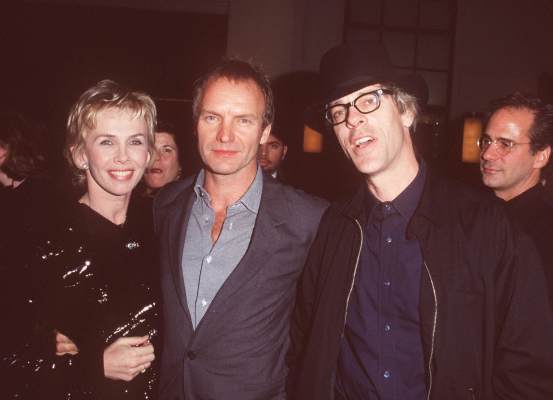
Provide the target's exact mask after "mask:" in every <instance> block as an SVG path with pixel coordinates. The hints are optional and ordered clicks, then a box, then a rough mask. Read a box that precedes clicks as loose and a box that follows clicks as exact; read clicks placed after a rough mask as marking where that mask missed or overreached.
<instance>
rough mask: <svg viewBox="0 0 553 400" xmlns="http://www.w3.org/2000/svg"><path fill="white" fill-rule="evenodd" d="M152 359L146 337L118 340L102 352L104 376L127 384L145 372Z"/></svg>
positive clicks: (151, 346)
mask: <svg viewBox="0 0 553 400" xmlns="http://www.w3.org/2000/svg"><path fill="white" fill-rule="evenodd" d="M154 358H155V356H154V346H153V345H152V344H151V343H150V341H149V340H148V336H141V337H122V338H119V339H117V340H116V341H115V342H113V343H112V344H110V345H109V346H108V347H107V348H106V349H105V350H104V375H105V377H106V378H109V379H114V380H122V381H127V382H129V381H131V380H133V379H134V377H135V376H136V375H138V374H139V373H141V372H144V371H146V368H148V367H149V366H150V365H151V363H152V361H154Z"/></svg>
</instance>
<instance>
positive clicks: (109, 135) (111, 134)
mask: <svg viewBox="0 0 553 400" xmlns="http://www.w3.org/2000/svg"><path fill="white" fill-rule="evenodd" d="M138 136H144V137H146V134H144V133H135V134H133V135H131V136H130V138H136V137H138ZM115 137H117V135H114V134H113V133H100V134H98V135H97V136H96V137H95V138H94V140H97V139H100V138H104V139H105V138H108V139H113V138H115Z"/></svg>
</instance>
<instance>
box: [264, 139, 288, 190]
mask: <svg viewBox="0 0 553 400" xmlns="http://www.w3.org/2000/svg"><path fill="white" fill-rule="evenodd" d="M287 151H288V146H287V145H286V143H285V142H284V140H283V137H282V135H279V134H278V132H273V131H271V134H270V135H269V138H268V139H267V142H265V143H263V144H261V145H259V151H258V153H257V154H258V157H257V160H258V162H259V165H260V166H261V168H262V169H263V171H264V172H265V173H267V174H269V175H271V176H272V177H273V178H275V179H278V180H280V181H284V179H283V174H282V171H281V164H282V162H283V161H284V159H285V158H286V152H287Z"/></svg>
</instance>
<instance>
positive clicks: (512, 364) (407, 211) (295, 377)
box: [288, 42, 553, 400]
mask: <svg viewBox="0 0 553 400" xmlns="http://www.w3.org/2000/svg"><path fill="white" fill-rule="evenodd" d="M321 77H322V80H323V85H324V86H325V93H326V97H325V98H324V99H323V102H324V104H325V117H326V119H327V122H328V124H329V125H331V126H332V129H333V131H334V133H335V135H336V137H337V139H338V142H339V143H340V146H341V147H342V149H343V150H344V152H345V154H346V156H347V157H348V158H350V159H351V160H352V162H353V164H354V165H355V167H356V168H357V170H359V172H361V174H362V175H363V176H364V178H365V179H364V183H365V184H364V185H362V187H361V188H360V189H359V191H358V192H357V194H355V195H354V196H353V198H351V199H349V200H347V201H343V202H339V203H336V204H334V205H333V206H331V207H330V208H329V209H328V210H327V212H326V213H325V216H324V217H323V219H322V221H321V225H320V227H319V232H318V234H317V238H316V239H315V242H314V243H313V245H312V247H311V251H310V254H309V257H308V261H307V264H306V267H305V269H304V273H303V276H302V279H301V281H300V284H299V289H298V298H297V304H296V308H295V311H294V315H293V322H292V331H291V336H292V347H291V351H290V353H289V357H288V361H289V366H290V376H289V383H288V384H289V393H290V397H291V398H296V399H317V400H324V399H356V400H357V399H401V400H403V399H409V400H415V399H421V400H422V399H435V400H437V399H448V400H449V399H507V398H508V399H544V400H545V399H551V398H553V379H551V376H553V346H552V345H551V343H550V341H551V339H552V338H553V319H552V317H551V311H550V306H549V302H548V301H547V294H546V290H545V286H544V279H543V272H542V270H541V267H540V265H539V259H538V257H537V256H536V253H535V249H534V248H533V247H532V244H531V242H530V241H529V239H528V238H527V237H526V236H524V235H522V234H520V233H519V232H518V231H516V230H515V229H513V227H512V225H511V223H510V222H509V220H508V218H507V217H506V216H505V213H504V210H503V209H502V208H501V206H499V204H498V203H497V202H496V201H495V200H494V199H491V198H488V197H482V195H480V194H479V193H476V192H475V191H474V190H472V189H469V188H467V187H464V186H461V185H459V184H456V183H453V182H450V181H448V180H446V179H443V178H439V177H437V176H435V175H433V174H432V173H431V172H430V171H429V170H428V169H427V167H426V166H425V164H424V162H423V161H422V160H421V159H419V158H418V157H417V154H416V152H415V150H414V147H413V142H412V139H411V134H412V133H413V132H414V128H415V124H416V120H417V115H418V109H419V104H421V103H424V102H425V101H426V98H427V90H426V87H425V85H424V83H423V82H422V81H421V79H420V78H417V77H416V76H398V75H395V74H394V70H393V67H392V65H391V63H390V61H389V58H388V55H387V53H386V51H385V49H384V47H383V46H382V45H381V44H378V43H369V42H354V43H350V44H345V45H341V46H338V47H335V48H333V49H331V50H330V51H328V52H327V53H326V54H325V55H324V57H323V59H322V61H321Z"/></svg>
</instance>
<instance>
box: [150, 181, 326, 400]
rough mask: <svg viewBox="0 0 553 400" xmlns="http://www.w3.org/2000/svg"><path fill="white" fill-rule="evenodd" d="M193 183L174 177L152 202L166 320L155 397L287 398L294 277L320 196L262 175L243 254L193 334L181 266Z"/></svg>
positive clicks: (318, 209)
mask: <svg viewBox="0 0 553 400" xmlns="http://www.w3.org/2000/svg"><path fill="white" fill-rule="evenodd" d="M193 184H194V181H193V180H191V179H189V180H188V181H183V182H176V183H174V184H172V185H170V186H168V187H167V188H166V189H164V190H163V191H162V192H161V193H159V195H158V196H157V197H156V199H155V201H154V223H155V227H156V232H157V234H158V237H159V239H160V257H161V285H162V309H163V320H164V325H163V333H162V337H163V352H162V357H161V370H160V400H165V399H171V400H174V399H186V400H194V399H197V400H199V399H240V400H248V399H252V400H253V399H273V398H274V399H276V398H284V387H285V378H286V373H287V370H286V366H285V362H284V357H285V354H286V351H287V349H288V346H289V320H290V314H291V310H292V307H293V304H294V301H295V294H296V281H297V279H298V277H299V275H300V272H301V270H302V268H303V265H304V262H305V259H306V257H307V252H308V249H309V247H310V245H311V243H312V241H313V239H314V236H315V233H316V231H317V227H318V225H319V220H320V217H321V215H322V213H323V211H324V209H325V208H326V202H324V201H323V200H320V199H318V198H316V197H313V196H310V195H307V194H305V193H303V192H301V191H299V190H295V189H293V188H291V187H289V186H284V185H282V184H281V183H279V182H278V181H276V180H274V179H272V178H268V177H264V181H263V192H262V196H261V204H260V207H259V212H258V215H257V219H256V223H255V227H254V229H253V233H252V238H251V241H250V245H249V247H248V250H247V251H246V253H245V255H244V257H243V258H242V260H241V261H240V263H239V264H238V265H237V267H236V269H235V270H234V271H233V272H232V273H231V275H230V276H229V277H228V279H227V280H226V282H225V283H224V284H223V286H222V287H221V289H220V290H219V292H218V293H217V295H216V296H215V298H214V300H213V302H212V304H211V305H210V307H209V309H208V311H207V313H206V314H205V316H204V317H203V319H202V321H201V322H200V324H199V325H198V327H197V329H196V331H194V330H193V328H192V323H191V319H190V313H189V310H188V306H187V302H186V294H185V289H184V282H183V275H182V268H181V260H182V251H183V246H184V239H185V235H186V227H187V224H188V218H189V215H190V210H191V206H192V204H193V201H194V198H195V195H194V191H193Z"/></svg>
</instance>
